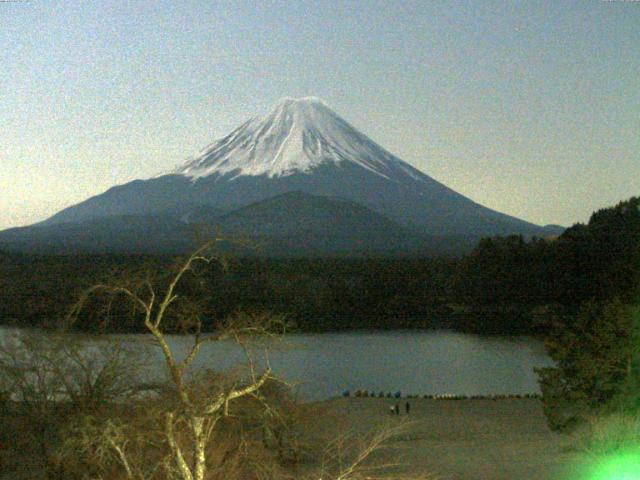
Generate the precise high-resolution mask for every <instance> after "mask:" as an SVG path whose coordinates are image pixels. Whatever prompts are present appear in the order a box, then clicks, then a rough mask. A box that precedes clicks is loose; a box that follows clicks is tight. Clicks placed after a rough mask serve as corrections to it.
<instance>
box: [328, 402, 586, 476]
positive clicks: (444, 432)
mask: <svg viewBox="0 0 640 480" xmlns="http://www.w3.org/2000/svg"><path fill="white" fill-rule="evenodd" d="M406 401H407V400H405V399H401V400H400V402H399V404H400V407H401V410H400V411H401V415H399V416H395V415H392V414H390V413H389V406H390V405H393V404H394V403H395V399H385V398H380V399H378V398H340V399H334V400H328V401H326V402H321V403H320V404H318V405H320V406H322V407H324V408H326V409H327V411H328V413H330V414H329V415H327V418H332V421H331V422H328V423H326V424H325V422H321V424H323V425H324V427H322V428H326V429H335V430H336V432H337V431H339V430H341V429H343V430H344V429H345V428H350V429H353V430H356V431H358V432H363V431H365V430H367V429H370V428H375V427H376V425H380V424H383V423H384V422H389V421H391V422H406V421H410V422H412V424H411V425H410V426H409V427H408V431H407V434H406V435H402V436H401V437H400V438H399V439H398V440H397V441H396V442H394V443H395V445H394V447H395V446H397V447H400V448H399V449H398V451H400V454H401V456H402V458H403V463H404V464H405V466H406V467H405V468H406V469H407V470H408V471H409V472H413V473H431V474H434V478H440V479H443V480H444V479H446V480H454V479H455V480H533V479H536V480H555V479H558V480H567V479H568V478H569V477H568V476H567V475H568V471H569V464H570V463H571V462H572V461H573V460H575V459H576V454H575V453H571V452H570V451H568V450H567V449H566V448H565V445H566V444H567V438H566V437H564V436H562V435H559V434H556V433H553V432H551V431H550V430H549V429H548V427H547V425H546V420H545V418H544V415H543V413H542V407H541V404H540V401H539V400H537V399H508V400H507V399H503V400H428V399H411V400H409V402H410V403H411V411H410V413H409V414H408V415H407V414H406V413H405V412H404V403H405V402H406ZM335 418H340V419H342V420H341V421H335ZM396 454H397V451H396ZM383 455H387V456H389V458H391V457H390V456H391V455H392V453H391V452H388V453H384V454H383ZM436 474H437V475H436Z"/></svg>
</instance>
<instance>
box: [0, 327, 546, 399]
mask: <svg viewBox="0 0 640 480" xmlns="http://www.w3.org/2000/svg"><path fill="white" fill-rule="evenodd" d="M8 331H9V330H7V329H0V334H3V333H4V334H6V332H8ZM117 339H118V340H124V341H127V342H140V343H141V344H143V343H147V342H145V341H144V340H143V339H144V337H143V336H135V335H124V336H103V337H100V340H96V341H100V342H104V341H115V340H117ZM170 343H171V346H172V348H173V349H174V350H175V351H176V352H178V353H177V357H178V358H180V356H181V355H184V352H186V351H187V348H188V346H189V340H188V337H179V336H171V337H170ZM268 347H269V348H270V352H269V355H268V358H269V363H270V365H271V367H272V369H273V370H274V372H275V373H276V374H277V375H279V376H280V377H282V378H284V379H286V380H287V381H289V382H291V383H294V384H296V389H297V392H298V393H299V394H300V395H301V396H302V397H304V398H306V399H308V400H320V399H325V398H329V397H333V396H336V395H340V394H341V393H342V392H343V391H344V390H351V391H352V392H353V391H354V390H356V389H363V390H369V391H375V392H379V391H384V392H396V391H398V390H400V391H401V392H402V394H403V395H404V394H419V395H423V394H447V393H448V394H459V395H476V394H481V395H488V394H515V393H536V392H539V388H538V384H537V382H536V375H535V373H534V372H533V368H534V367H540V366H547V365H551V364H552V362H551V360H550V359H549V358H548V357H547V356H546V354H545V352H544V349H543V346H542V342H540V341H538V340H535V339H532V338H528V337H481V336H476V335H470V334H462V333H454V332H446V331H437V332H434V331H406V330H402V331H387V332H349V333H323V334H291V335H288V336H287V339H286V342H285V343H284V344H282V342H278V343H274V342H270V343H269V345H268ZM251 351H252V352H253V355H254V356H255V358H260V359H262V360H261V362H264V361H265V360H264V355H263V351H264V350H263V348H262V347H261V346H255V347H253V348H252V349H251ZM152 355H153V358H154V360H153V365H154V367H153V369H152V371H151V372H150V373H149V375H150V376H158V375H161V374H162V369H161V367H160V366H161V365H162V363H161V358H160V352H159V351H157V349H153V353H152ZM243 363H244V364H246V357H245V354H244V352H243V351H242V349H240V348H239V347H238V346H237V345H235V344H234V343H232V342H220V343H212V344H208V345H207V346H206V347H205V348H203V350H202V351H201V352H200V355H199V357H198V360H197V362H196V363H195V365H194V366H196V367H198V366H199V367H205V368H212V369H215V370H229V369H231V368H234V367H237V366H238V365H241V364H243Z"/></svg>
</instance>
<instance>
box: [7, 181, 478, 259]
mask: <svg viewBox="0 0 640 480" xmlns="http://www.w3.org/2000/svg"><path fill="white" fill-rule="evenodd" d="M203 231H204V232H210V233H216V234H221V235H222V236H224V237H225V238H228V239H231V240H233V239H245V240H247V241H248V245H249V246H248V247H246V248H245V247H240V248H237V247H235V246H228V247H227V248H231V249H232V250H233V251H234V252H235V253H236V254H242V255H260V256H269V257H303V256H304V257H339V256H351V257H362V256H369V257H370V256H422V255H442V254H446V255H452V254H459V253H461V251H463V249H464V248H465V247H468V248H470V247H471V245H472V241H471V240H469V239H466V240H465V239H458V241H457V243H452V242H451V239H448V238H442V239H437V238H429V237H426V236H422V235H418V234H415V233H413V232H411V231H408V230H406V229H404V228H402V227H401V226H399V225H398V224H396V223H395V222H393V221H391V220H389V219H387V218H385V217H384V216H382V215H380V214H378V213H376V212H374V211H372V210H370V209H368V208H366V207H363V206H361V205H358V204H356V203H353V202H350V201H347V200H343V199H339V198H329V197H319V196H314V195H309V194H306V193H302V192H288V193H285V194H282V195H278V196H276V197H272V198H269V199H267V200H262V201H259V202H256V203H254V204H251V205H248V206H245V207H242V208H240V209H238V210H235V211H233V212H230V213H227V214H225V215H218V213H217V212H216V211H215V210H214V211H207V210H205V209H204V208H203V209H200V210H199V211H197V212H195V213H194V214H193V215H192V216H191V217H187V216H182V217H181V218H178V217H177V216H175V215H169V214H167V215H164V216H158V215H124V216H109V217H103V218H98V219H92V220H89V221H84V222H78V223H60V224H51V225H39V226H35V227H25V228H16V229H11V230H6V231H4V232H0V249H6V250H10V251H16V250H17V251H29V252H40V253H76V252H93V253H184V252H187V251H189V250H190V249H193V248H194V247H196V246H197V245H196V244H197V238H198V237H197V235H196V232H200V233H202V232H203Z"/></svg>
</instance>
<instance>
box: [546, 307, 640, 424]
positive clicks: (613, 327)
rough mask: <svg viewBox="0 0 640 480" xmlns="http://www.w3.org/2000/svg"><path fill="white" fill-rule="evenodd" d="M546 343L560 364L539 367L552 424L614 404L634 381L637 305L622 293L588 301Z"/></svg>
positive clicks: (554, 326) (557, 326)
mask: <svg viewBox="0 0 640 480" xmlns="http://www.w3.org/2000/svg"><path fill="white" fill-rule="evenodd" d="M545 347H546V349H547V352H548V354H549V356H550V357H551V358H552V359H553V360H554V361H555V364H556V366H555V367H547V368H540V369H536V372H537V374H538V376H539V382H540V387H541V390H542V400H543V408H544V413H545V415H546V417H547V420H548V422H549V426H550V427H551V429H552V430H564V429H567V428H570V427H572V426H573V425H575V424H576V423H578V422H580V420H582V419H584V418H585V417H586V416H588V415H590V414H594V413H599V412H601V411H602V410H603V409H604V408H607V407H609V406H610V405H611V401H612V400H613V399H615V398H619V396H620V395H621V394H622V392H623V391H624V390H625V388H626V387H627V386H628V385H629V382H630V381H631V378H632V373H633V372H634V361H636V360H637V357H638V352H639V345H638V344H637V342H636V334H635V325H634V319H633V316H632V314H631V309H630V307H629V306H627V305H625V304H623V303H622V301H620V300H619V299H618V298H614V299H613V300H612V301H610V302H609V303H606V304H599V303H597V302H595V301H589V302H586V303H585V304H583V305H582V307H581V308H580V310H579V312H578V314H577V315H576V316H575V317H571V318H568V319H565V320H556V321H554V322H553V324H552V327H551V332H550V335H549V336H548V338H547V340H546V342H545Z"/></svg>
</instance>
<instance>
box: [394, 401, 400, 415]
mask: <svg viewBox="0 0 640 480" xmlns="http://www.w3.org/2000/svg"><path fill="white" fill-rule="evenodd" d="M395 411H396V415H400V405H398V404H397V403H396V406H395Z"/></svg>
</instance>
